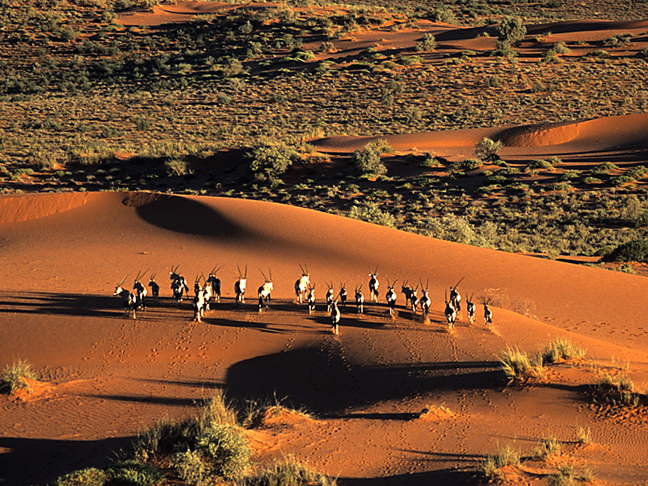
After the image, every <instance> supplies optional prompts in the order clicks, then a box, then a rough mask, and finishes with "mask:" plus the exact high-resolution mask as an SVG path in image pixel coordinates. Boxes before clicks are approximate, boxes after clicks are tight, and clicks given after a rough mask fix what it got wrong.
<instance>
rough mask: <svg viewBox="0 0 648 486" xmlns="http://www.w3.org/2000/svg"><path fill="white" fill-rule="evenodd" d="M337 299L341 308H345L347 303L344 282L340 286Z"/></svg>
mask: <svg viewBox="0 0 648 486" xmlns="http://www.w3.org/2000/svg"><path fill="white" fill-rule="evenodd" d="M338 297H339V299H340V304H341V305H342V307H344V308H346V301H347V297H348V294H347V290H346V282H344V283H343V284H342V285H340V293H339V294H338Z"/></svg>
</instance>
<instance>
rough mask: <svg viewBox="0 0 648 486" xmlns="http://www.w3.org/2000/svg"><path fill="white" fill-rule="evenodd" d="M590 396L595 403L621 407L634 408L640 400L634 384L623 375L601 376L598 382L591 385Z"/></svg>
mask: <svg viewBox="0 0 648 486" xmlns="http://www.w3.org/2000/svg"><path fill="white" fill-rule="evenodd" d="M591 394H592V398H593V400H594V402H595V403H607V404H610V405H614V406H622V407H636V406H637V405H639V401H640V398H641V397H640V395H641V394H640V393H639V392H638V391H637V387H636V386H635V384H634V382H633V381H632V380H631V379H630V377H628V376H627V375H625V374H619V375H611V374H610V373H604V374H602V375H601V377H600V378H599V380H598V382H597V383H595V384H594V385H592V387H591Z"/></svg>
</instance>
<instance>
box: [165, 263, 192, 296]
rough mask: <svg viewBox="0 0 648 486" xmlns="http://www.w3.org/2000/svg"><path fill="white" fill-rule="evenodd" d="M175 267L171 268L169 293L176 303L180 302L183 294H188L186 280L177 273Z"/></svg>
mask: <svg viewBox="0 0 648 486" xmlns="http://www.w3.org/2000/svg"><path fill="white" fill-rule="evenodd" d="M178 267H179V265H177V266H176V267H174V268H171V276H170V277H169V278H170V279H171V291H172V292H173V298H174V299H175V301H176V303H178V304H179V303H180V302H182V297H183V294H184V293H185V292H187V293H189V286H188V285H187V279H185V278H184V277H183V276H182V275H180V274H179V273H178Z"/></svg>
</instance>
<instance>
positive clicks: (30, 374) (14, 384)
mask: <svg viewBox="0 0 648 486" xmlns="http://www.w3.org/2000/svg"><path fill="white" fill-rule="evenodd" d="M28 380H38V374H37V373H36V372H35V371H34V370H33V369H32V365H31V364H30V363H28V362H27V361H24V360H22V359H19V360H17V361H14V362H13V363H12V364H10V365H9V366H7V367H6V368H5V369H4V371H3V372H2V374H1V375H0V391H3V392H5V393H9V394H14V393H16V392H17V391H18V390H26V391H27V392H31V386H30V385H29V382H28Z"/></svg>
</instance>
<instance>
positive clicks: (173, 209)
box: [124, 194, 249, 239]
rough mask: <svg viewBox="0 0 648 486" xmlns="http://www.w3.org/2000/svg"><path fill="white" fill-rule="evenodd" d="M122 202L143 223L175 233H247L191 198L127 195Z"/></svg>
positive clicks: (224, 235) (237, 235)
mask: <svg viewBox="0 0 648 486" xmlns="http://www.w3.org/2000/svg"><path fill="white" fill-rule="evenodd" d="M124 204H125V205H128V206H135V208H136V213H137V215H138V216H139V217H140V218H142V219H143V220H144V221H146V222H147V223H150V224H152V225H154V226H157V227H159V228H163V229H166V230H169V231H173V232H176V233H183V234H191V235H197V236H209V237H216V238H222V239H236V238H240V237H243V236H246V235H248V236H249V234H248V233H249V232H248V231H246V230H245V229H243V228H242V227H241V226H239V225H237V224H236V223H235V222H234V221H233V220H231V219H229V218H227V217H225V216H224V215H223V214H221V213H220V212H219V211H217V210H216V209H214V208H213V207H210V206H208V205H206V204H203V203H200V202H198V201H196V200H194V199H190V198H186V197H180V196H169V195H164V194H155V195H150V196H149V197H147V198H145V199H136V198H134V197H129V198H126V199H125V200H124Z"/></svg>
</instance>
